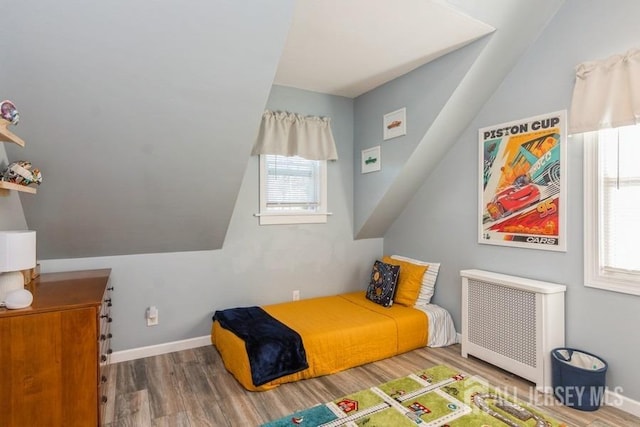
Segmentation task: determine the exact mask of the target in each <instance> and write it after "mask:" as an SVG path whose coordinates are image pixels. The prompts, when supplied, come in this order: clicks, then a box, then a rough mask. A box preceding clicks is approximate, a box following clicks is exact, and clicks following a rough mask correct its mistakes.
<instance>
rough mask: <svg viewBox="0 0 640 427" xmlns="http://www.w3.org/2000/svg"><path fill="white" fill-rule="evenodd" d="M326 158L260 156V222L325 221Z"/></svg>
mask: <svg viewBox="0 0 640 427" xmlns="http://www.w3.org/2000/svg"><path fill="white" fill-rule="evenodd" d="M327 215H328V214H327V162H326V160H307V159H303V158H302V157H297V156H294V157H285V156H278V155H273V154H263V155H261V156H260V215H259V217H260V225H267V224H310V223H326V222H327Z"/></svg>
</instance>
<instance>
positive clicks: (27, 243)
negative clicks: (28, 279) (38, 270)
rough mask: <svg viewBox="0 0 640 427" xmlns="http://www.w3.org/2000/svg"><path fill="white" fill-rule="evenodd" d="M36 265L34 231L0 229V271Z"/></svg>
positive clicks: (16, 269)
mask: <svg viewBox="0 0 640 427" xmlns="http://www.w3.org/2000/svg"><path fill="white" fill-rule="evenodd" d="M35 266H36V232H35V231H31V230H20V231H0V273H4V272H7V271H20V270H27V269H29V268H33V267H35Z"/></svg>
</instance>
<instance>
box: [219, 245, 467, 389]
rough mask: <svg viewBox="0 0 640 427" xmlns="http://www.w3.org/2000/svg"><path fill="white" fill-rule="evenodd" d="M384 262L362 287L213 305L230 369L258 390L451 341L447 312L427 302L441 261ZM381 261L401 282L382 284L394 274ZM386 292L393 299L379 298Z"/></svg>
mask: <svg viewBox="0 0 640 427" xmlns="http://www.w3.org/2000/svg"><path fill="white" fill-rule="evenodd" d="M383 261H384V262H383ZM383 261H376V264H374V271H373V272H372V280H371V284H370V285H369V287H368V289H367V291H366V292H365V291H359V292H351V293H345V294H340V295H334V296H326V297H318V298H311V299H305V300H300V301H292V302H286V303H281V304H273V305H267V306H263V307H252V308H236V309H229V310H222V311H217V312H216V314H215V315H214V318H213V326H212V330H211V339H212V342H213V344H214V345H215V347H216V348H217V349H218V352H219V353H220V355H221V357H222V360H223V362H224V365H225V367H226V368H227V370H228V371H229V372H231V374H233V376H234V377H235V378H236V379H237V380H238V382H239V383H240V384H242V386H243V387H245V388H246V389H247V390H251V391H263V390H269V389H271V388H274V387H277V386H278V385H280V384H284V383H287V382H293V381H298V380H301V379H307V378H313V377H317V376H321V375H328V374H332V373H336V372H339V371H342V370H345V369H348V368H352V367H355V366H359V365H362V364H365V363H370V362H374V361H376V360H380V359H384V358H387V357H391V356H395V355H398V354H401V353H404V352H407V351H410V350H414V349H416V348H420V347H424V346H426V345H429V346H433V347H439V346H445V345H450V344H453V343H455V342H456V332H455V328H454V326H453V321H452V320H451V316H450V315H449V313H448V312H447V311H446V310H444V309H443V308H441V307H438V306H437V305H435V304H430V303H429V302H430V301H429V300H430V298H431V295H433V286H434V285H435V278H436V277H437V271H438V268H439V265H438V264H434V263H422V262H420V261H417V260H411V259H409V258H403V257H398V256H394V257H385V258H383ZM418 263H421V264H418ZM415 266H419V267H420V268H415ZM396 267H397V268H396ZM377 268H378V270H377ZM384 268H389V270H390V271H391V273H392V272H393V271H395V272H396V277H395V279H396V285H403V287H398V286H395V287H394V289H391V290H389V289H386V288H385V287H384V285H386V284H388V283H383V282H385V281H387V282H388V281H389V280H387V279H390V280H391V281H393V274H391V273H389V271H388V270H384ZM379 269H382V270H379ZM429 270H430V272H429ZM376 272H377V273H378V274H377V275H376ZM380 273H384V274H380ZM403 273H404V277H403ZM427 273H429V274H427ZM374 276H375V277H376V278H379V279H380V280H378V281H377V282H376V281H375V280H374ZM382 276H384V277H382ZM398 278H400V280H399V281H398ZM403 279H404V280H403ZM416 281H417V283H416ZM374 282H376V283H374ZM376 285H378V286H376ZM396 288H397V289H396ZM389 291H390V292H391V301H386V303H381V302H380V298H382V299H383V300H384V293H385V292H389ZM388 297H389V295H388V296H387V300H388ZM405 297H408V299H407V298H405ZM394 302H395V303H394ZM234 322H235V323H236V325H235V326H234V325H233V323H234ZM223 325H224V326H223ZM263 333H264V334H266V336H263V335H262V334H263ZM241 337H243V338H241ZM283 337H284V338H283ZM296 339H298V342H299V345H298V346H297V347H296V344H295V342H296ZM275 341H278V342H277V343H276V342H275ZM281 341H282V342H286V343H285V344H283V343H282V342H281ZM256 346H257V347H256ZM274 349H275V350H274ZM274 351H275V352H274ZM259 353H269V354H271V359H270V360H268V361H267V362H264V361H260V360H256V354H258V355H259ZM274 355H275V356H274ZM298 358H303V359H305V360H303V361H298V360H297V359H298ZM283 359H284V362H283ZM298 362H300V363H298ZM265 364H266V365H269V366H268V368H267V372H265V371H264V369H263V368H264V367H265V366H266V365H265ZM274 370H275V371H280V373H279V374H274V372H275V371H274Z"/></svg>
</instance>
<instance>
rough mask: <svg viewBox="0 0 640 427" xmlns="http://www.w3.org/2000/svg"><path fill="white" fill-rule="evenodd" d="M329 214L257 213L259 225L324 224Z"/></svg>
mask: <svg viewBox="0 0 640 427" xmlns="http://www.w3.org/2000/svg"><path fill="white" fill-rule="evenodd" d="M329 215H332V213H331V212H318V213H305V214H291V213H271V212H269V213H257V214H254V216H257V217H258V220H259V224H260V225H286V224H326V223H327V219H328V217H329Z"/></svg>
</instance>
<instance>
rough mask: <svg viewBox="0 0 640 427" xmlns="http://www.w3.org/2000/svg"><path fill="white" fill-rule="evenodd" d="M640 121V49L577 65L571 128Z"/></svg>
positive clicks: (575, 130) (572, 130)
mask: <svg viewBox="0 0 640 427" xmlns="http://www.w3.org/2000/svg"><path fill="white" fill-rule="evenodd" d="M638 123H640V49H631V50H629V51H628V52H626V53H625V54H622V55H614V56H611V57H609V58H607V59H605V60H602V61H589V62H584V63H582V64H580V65H578V66H577V67H576V83H575V86H574V89H573V99H572V101H571V111H570V114H569V132H570V133H579V132H590V131H594V130H598V129H603V128H611V127H619V126H627V125H634V124H638Z"/></svg>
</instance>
